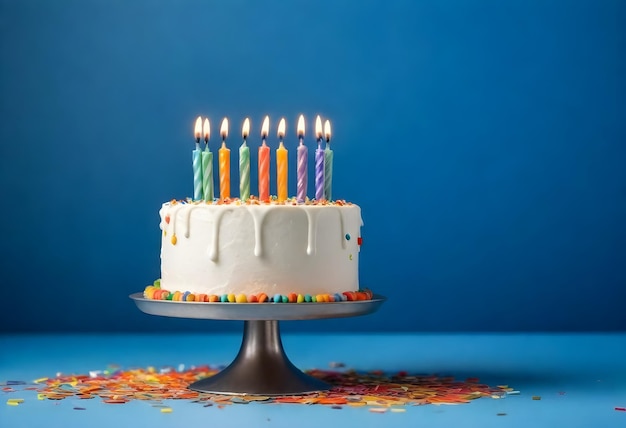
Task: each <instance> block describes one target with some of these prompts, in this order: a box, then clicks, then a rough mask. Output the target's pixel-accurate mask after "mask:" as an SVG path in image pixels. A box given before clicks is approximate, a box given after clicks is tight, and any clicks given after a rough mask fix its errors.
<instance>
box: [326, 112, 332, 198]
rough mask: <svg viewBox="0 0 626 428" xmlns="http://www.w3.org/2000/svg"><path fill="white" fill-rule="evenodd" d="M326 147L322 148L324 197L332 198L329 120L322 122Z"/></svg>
mask: <svg viewBox="0 0 626 428" xmlns="http://www.w3.org/2000/svg"><path fill="white" fill-rule="evenodd" d="M324 134H325V135H324V136H325V137H326V149H325V150H324V198H326V200H327V201H332V200H333V151H332V150H331V149H330V121H328V120H327V121H326V122H324Z"/></svg>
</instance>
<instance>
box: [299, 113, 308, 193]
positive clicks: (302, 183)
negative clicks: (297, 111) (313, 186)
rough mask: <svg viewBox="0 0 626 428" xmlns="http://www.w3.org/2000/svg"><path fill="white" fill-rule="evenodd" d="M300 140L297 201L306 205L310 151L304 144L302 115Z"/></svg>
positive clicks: (302, 119)
mask: <svg viewBox="0 0 626 428" xmlns="http://www.w3.org/2000/svg"><path fill="white" fill-rule="evenodd" d="M298 139H299V140H300V143H299V145H298V151H297V154H298V165H297V176H298V182H297V185H296V200H297V201H298V203H304V202H305V201H306V190H307V181H308V180H309V173H308V166H307V163H308V161H309V150H308V149H307V147H306V146H305V145H304V144H303V140H304V116H302V115H300V118H299V119H298Z"/></svg>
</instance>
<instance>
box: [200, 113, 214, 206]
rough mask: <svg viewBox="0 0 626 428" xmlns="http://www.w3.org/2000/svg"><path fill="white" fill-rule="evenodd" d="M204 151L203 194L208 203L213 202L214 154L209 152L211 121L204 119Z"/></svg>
mask: <svg viewBox="0 0 626 428" xmlns="http://www.w3.org/2000/svg"><path fill="white" fill-rule="evenodd" d="M202 130H203V133H204V151H203V152H202V192H203V193H204V200H205V201H206V202H213V153H211V151H210V150H209V136H210V134H211V126H210V124H209V119H204V126H203V127H202Z"/></svg>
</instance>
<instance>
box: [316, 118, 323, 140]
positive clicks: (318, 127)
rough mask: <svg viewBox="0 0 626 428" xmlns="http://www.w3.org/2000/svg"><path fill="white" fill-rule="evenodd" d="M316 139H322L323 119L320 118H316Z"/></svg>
mask: <svg viewBox="0 0 626 428" xmlns="http://www.w3.org/2000/svg"><path fill="white" fill-rule="evenodd" d="M315 137H316V138H317V139H318V140H321V139H322V119H321V118H320V117H319V116H317V117H316V118H315Z"/></svg>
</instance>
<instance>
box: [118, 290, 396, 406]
mask: <svg viewBox="0 0 626 428" xmlns="http://www.w3.org/2000/svg"><path fill="white" fill-rule="evenodd" d="M130 298H131V299H133V300H134V302H135V304H136V305H137V307H138V308H139V309H140V310H141V311H143V312H145V313H147V314H150V315H159V316H165V317H176V318H195V319H212V320H237V321H243V322H244V328H243V340H242V342H241V348H240V349H239V353H238V354H237V356H236V357H235V360H234V361H233V362H232V363H231V364H230V365H229V366H228V367H226V368H225V369H224V370H222V371H220V372H219V373H217V374H215V375H214V376H210V377H207V378H205V379H201V380H199V381H197V382H194V383H192V384H191V385H189V388H190V389H192V390H194V391H199V392H210V393H217V394H231V395H294V394H307V393H311V392H318V391H324V390H328V389H330V385H328V384H327V383H325V382H322V381H320V380H319V379H315V378H313V377H311V376H309V375H307V374H305V373H303V372H302V371H300V370H299V369H298V368H297V367H296V366H294V365H293V363H291V361H289V359H288V358H287V355H286V354H285V350H284V349H283V344H282V341H281V338H280V330H279V327H278V322H279V321H288V320H312V319H324V318H345V317H354V316H359V315H367V314H370V313H372V312H375V311H376V310H378V308H379V307H380V306H381V305H382V304H383V302H384V301H385V300H386V298H385V297H383V296H380V295H374V297H373V298H372V299H371V300H357V301H347V302H330V303H202V302H175V301H170V300H152V299H146V298H144V297H143V293H134V294H131V295H130Z"/></svg>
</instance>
